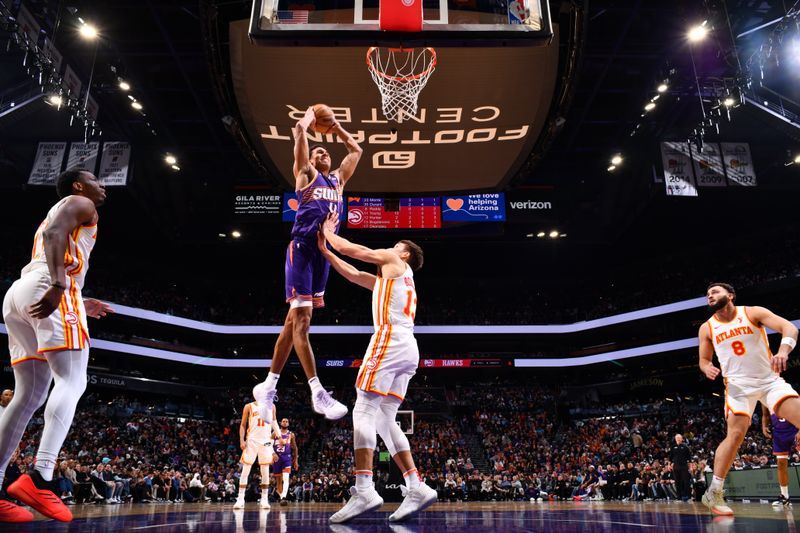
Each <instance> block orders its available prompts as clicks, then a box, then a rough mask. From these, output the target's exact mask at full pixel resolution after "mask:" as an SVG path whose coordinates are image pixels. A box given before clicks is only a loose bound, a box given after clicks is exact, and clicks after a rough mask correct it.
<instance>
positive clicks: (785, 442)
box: [772, 431, 797, 457]
mask: <svg viewBox="0 0 800 533" xmlns="http://www.w3.org/2000/svg"><path fill="white" fill-rule="evenodd" d="M795 435H797V431H795V432H794V433H784V434H775V435H773V436H772V454H773V455H777V456H780V457H788V456H789V455H791V453H792V451H793V450H794V442H795V441H794V439H795Z"/></svg>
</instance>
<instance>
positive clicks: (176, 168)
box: [170, 165, 181, 171]
mask: <svg viewBox="0 0 800 533" xmlns="http://www.w3.org/2000/svg"><path fill="white" fill-rule="evenodd" d="M170 168H171V169H172V170H176V171H177V170H180V169H181V167H179V166H178V165H170Z"/></svg>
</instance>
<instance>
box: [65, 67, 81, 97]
mask: <svg viewBox="0 0 800 533" xmlns="http://www.w3.org/2000/svg"><path fill="white" fill-rule="evenodd" d="M63 80H64V88H65V89H66V90H67V92H69V96H70V97H71V98H76V99H77V98H78V97H79V96H80V95H81V87H82V86H83V83H81V79H80V78H79V77H78V75H77V74H75V71H74V70H72V67H71V66H69V65H67V69H66V70H65V71H64V78H63Z"/></svg>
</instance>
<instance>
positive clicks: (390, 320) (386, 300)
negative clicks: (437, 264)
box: [372, 265, 417, 332]
mask: <svg viewBox="0 0 800 533" xmlns="http://www.w3.org/2000/svg"><path fill="white" fill-rule="evenodd" d="M416 314H417V291H416V289H415V288H414V273H413V271H412V270H411V267H410V266H408V265H406V271H405V272H404V273H403V275H402V276H400V277H399V278H382V277H380V276H378V278H377V279H376V280H375V287H374V288H373V289H372V322H373V324H374V326H375V331H379V330H381V329H382V328H384V329H385V328H387V327H389V328H397V327H400V328H407V329H408V330H409V332H412V331H413V329H414V317H415V316H416Z"/></svg>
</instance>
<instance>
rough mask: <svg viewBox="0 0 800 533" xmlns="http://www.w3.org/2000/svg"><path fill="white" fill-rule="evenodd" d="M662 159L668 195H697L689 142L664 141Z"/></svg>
mask: <svg viewBox="0 0 800 533" xmlns="http://www.w3.org/2000/svg"><path fill="white" fill-rule="evenodd" d="M661 159H662V161H663V162H664V184H665V185H666V188H667V196H697V187H696V186H695V182H694V174H693V173H692V158H691V155H690V153H689V144H688V143H686V142H683V141H665V142H662V143H661Z"/></svg>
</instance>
